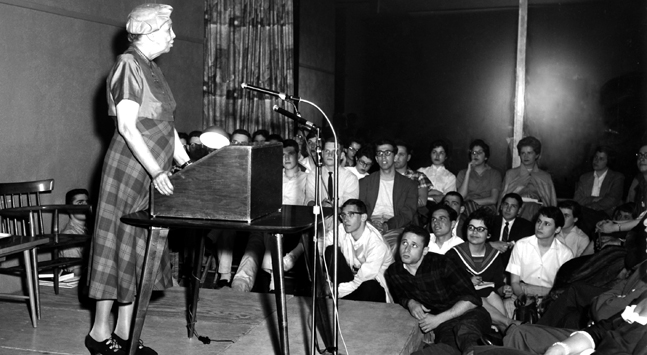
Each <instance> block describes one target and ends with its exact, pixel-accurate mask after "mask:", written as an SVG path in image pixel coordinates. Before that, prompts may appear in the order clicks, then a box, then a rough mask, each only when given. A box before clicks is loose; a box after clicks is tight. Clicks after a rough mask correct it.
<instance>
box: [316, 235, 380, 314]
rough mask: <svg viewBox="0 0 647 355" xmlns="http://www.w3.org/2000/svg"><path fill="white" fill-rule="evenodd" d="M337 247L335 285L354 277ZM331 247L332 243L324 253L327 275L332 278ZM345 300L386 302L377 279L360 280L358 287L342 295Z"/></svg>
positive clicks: (351, 279)
mask: <svg viewBox="0 0 647 355" xmlns="http://www.w3.org/2000/svg"><path fill="white" fill-rule="evenodd" d="M336 249H337V285H339V284H340V283H342V282H350V281H353V279H354V278H355V274H353V270H351V268H350V266H348V262H347V261H346V258H344V254H342V253H341V250H340V249H339V247H337V248H336ZM333 250H334V249H333V247H332V245H331V246H329V247H327V248H326V251H325V253H324V256H325V260H326V265H327V266H328V275H329V276H330V279H331V280H332V279H333V272H334V271H333V263H332V261H333V260H332V259H333ZM342 298H343V299H345V300H352V301H369V302H386V292H385V291H384V288H383V287H382V285H380V283H379V282H377V280H368V281H364V282H362V284H361V285H359V287H358V288H357V289H356V290H355V291H353V292H352V293H350V294H348V295H346V296H344V297H342Z"/></svg>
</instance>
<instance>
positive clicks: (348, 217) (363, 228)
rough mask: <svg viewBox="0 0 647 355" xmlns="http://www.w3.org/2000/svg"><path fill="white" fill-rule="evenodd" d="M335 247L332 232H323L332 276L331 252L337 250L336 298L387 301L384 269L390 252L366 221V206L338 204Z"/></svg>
mask: <svg viewBox="0 0 647 355" xmlns="http://www.w3.org/2000/svg"><path fill="white" fill-rule="evenodd" d="M339 218H340V219H341V222H342V223H340V224H339V226H338V228H339V234H338V238H339V239H338V241H337V242H338V246H337V248H335V247H333V231H332V230H330V231H329V232H328V233H326V239H325V243H326V252H325V257H326V265H327V266H328V273H329V275H330V278H331V279H332V277H333V276H332V274H333V264H332V258H333V252H334V251H335V249H336V250H337V253H339V254H338V256H337V260H338V263H337V265H338V266H337V281H338V285H339V288H338V292H339V298H343V299H347V300H354V301H371V302H391V296H390V294H389V290H388V287H387V286H386V280H385V279H384V271H386V269H387V268H388V267H389V265H391V264H392V263H393V255H392V254H391V251H390V250H389V246H388V245H387V244H386V243H385V242H384V240H383V239H382V236H381V235H380V232H378V231H377V230H376V229H375V228H374V227H373V226H371V225H370V224H368V223H366V221H367V220H368V215H367V214H366V205H365V204H364V202H362V201H360V200H357V199H350V200H348V201H346V203H344V205H343V206H342V207H341V213H340V214H339Z"/></svg>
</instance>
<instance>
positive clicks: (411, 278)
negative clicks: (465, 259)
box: [384, 226, 492, 355]
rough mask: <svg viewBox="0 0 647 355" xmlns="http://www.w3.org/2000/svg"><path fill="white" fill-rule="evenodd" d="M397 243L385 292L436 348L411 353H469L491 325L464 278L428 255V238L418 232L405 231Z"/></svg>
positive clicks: (418, 229)
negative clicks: (414, 319)
mask: <svg viewBox="0 0 647 355" xmlns="http://www.w3.org/2000/svg"><path fill="white" fill-rule="evenodd" d="M398 239H399V243H398V245H399V248H398V254H399V256H400V257H399V259H398V260H397V261H396V262H395V263H393V264H392V265H391V266H389V268H388V269H387V270H386V273H385V275H384V276H385V278H386V282H387V284H388V285H389V290H390V291H391V293H392V294H393V296H394V299H396V300H397V302H398V303H400V304H401V305H402V306H403V307H404V308H406V309H407V310H409V313H410V314H411V316H412V317H414V318H416V319H417V320H418V323H419V326H420V330H421V331H422V332H423V333H425V334H428V333H430V332H431V331H433V332H434V335H435V339H434V342H435V344H431V345H428V346H425V348H423V349H422V350H419V351H417V352H415V353H413V354H416V355H422V354H452V355H453V354H456V355H458V354H468V353H470V352H471V351H472V348H474V347H475V346H476V345H477V343H478V341H479V339H481V336H482V334H484V333H486V332H488V329H489V327H490V324H491V322H492V321H491V318H490V315H489V314H488V312H487V311H486V310H485V309H484V308H483V307H482V304H483V303H482V301H481V297H479V296H478V295H477V294H476V290H475V289H474V285H473V284H472V281H471V280H470V276H469V274H468V273H467V271H465V269H464V268H462V267H460V266H459V265H457V264H456V263H454V262H453V261H452V260H450V259H449V258H448V257H446V256H445V255H440V254H436V253H430V252H429V249H428V247H427V245H428V244H429V233H427V231H425V230H424V229H423V228H421V227H418V226H409V227H407V228H405V229H404V230H403V232H402V234H401V235H400V237H399V238H398Z"/></svg>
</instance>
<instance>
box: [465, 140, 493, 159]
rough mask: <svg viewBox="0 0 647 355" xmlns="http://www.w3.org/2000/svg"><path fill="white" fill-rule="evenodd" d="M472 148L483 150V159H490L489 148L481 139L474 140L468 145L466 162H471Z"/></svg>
mask: <svg viewBox="0 0 647 355" xmlns="http://www.w3.org/2000/svg"><path fill="white" fill-rule="evenodd" d="M474 147H481V148H483V153H485V158H486V159H490V146H489V145H487V143H485V141H484V140H482V139H475V140H474V141H472V143H470V151H469V153H468V156H467V159H468V160H472V149H474Z"/></svg>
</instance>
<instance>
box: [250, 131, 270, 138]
mask: <svg viewBox="0 0 647 355" xmlns="http://www.w3.org/2000/svg"><path fill="white" fill-rule="evenodd" d="M256 136H263V137H264V138H265V140H268V137H269V136H270V132H269V131H268V130H266V129H259V130H258V131H256V132H254V133H253V134H252V140H253V139H254V138H256Z"/></svg>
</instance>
